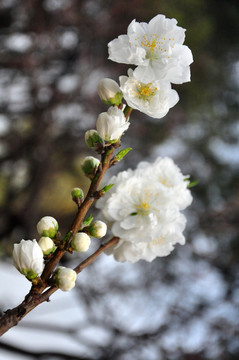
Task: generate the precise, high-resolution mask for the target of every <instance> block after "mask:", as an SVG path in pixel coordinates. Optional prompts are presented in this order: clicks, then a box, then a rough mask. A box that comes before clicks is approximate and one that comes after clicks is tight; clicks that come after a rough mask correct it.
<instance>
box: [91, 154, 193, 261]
mask: <svg viewBox="0 0 239 360" xmlns="http://www.w3.org/2000/svg"><path fill="white" fill-rule="evenodd" d="M110 182H112V183H114V184H115V185H114V187H113V188H112V189H110V190H109V191H108V193H106V195H105V196H104V197H102V198H101V199H100V200H99V201H98V202H97V205H96V206H97V207H98V208H99V209H101V210H102V212H101V216H102V218H103V220H105V221H107V222H108V226H109V227H110V228H111V231H112V233H113V235H115V236H118V237H120V239H121V240H120V241H119V243H118V244H117V245H116V246H115V247H114V248H113V249H110V250H109V251H108V253H113V254H114V256H115V258H116V260H118V261H126V260H127V261H130V262H135V261H138V260H139V259H145V260H147V261H152V260H153V259H154V258H155V257H156V256H166V255H168V254H169V253H170V252H171V251H172V250H173V248H174V245H175V244H176V243H180V244H184V242H185V239H184V236H183V230H184V228H185V224H186V219H185V217H184V215H183V214H181V212H180V210H182V209H184V208H186V207H187V206H188V205H189V204H190V203H191V201H192V197H191V194H190V191H189V190H188V189H187V185H188V182H187V181H185V176H183V175H182V173H181V171H180V170H179V168H178V167H177V166H176V165H175V164H174V163H173V161H172V160H171V159H169V158H165V159H161V158H158V159H157V160H156V161H155V162H154V163H153V164H149V163H147V162H143V163H140V164H139V166H138V168H137V169H136V170H134V171H132V170H130V171H129V173H128V172H123V173H120V174H119V175H117V176H116V177H114V178H112V179H111V180H110Z"/></svg>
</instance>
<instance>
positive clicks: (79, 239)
mask: <svg viewBox="0 0 239 360" xmlns="http://www.w3.org/2000/svg"><path fill="white" fill-rule="evenodd" d="M90 243H91V240H90V237H89V236H88V235H87V234H85V233H84V232H79V233H77V234H76V235H75V236H74V237H73V240H72V242H71V246H72V248H73V249H74V250H75V251H82V252H83V251H87V250H88V249H89V247H90Z"/></svg>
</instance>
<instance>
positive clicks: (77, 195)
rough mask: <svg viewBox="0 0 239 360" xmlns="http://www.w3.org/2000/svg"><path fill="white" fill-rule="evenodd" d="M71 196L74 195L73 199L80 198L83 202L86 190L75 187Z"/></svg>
mask: <svg viewBox="0 0 239 360" xmlns="http://www.w3.org/2000/svg"><path fill="white" fill-rule="evenodd" d="M71 196H72V199H73V200H78V199H79V200H80V201H81V202H82V201H83V200H84V192H83V190H82V189H80V188H77V187H76V188H74V189H73V190H72V191H71Z"/></svg>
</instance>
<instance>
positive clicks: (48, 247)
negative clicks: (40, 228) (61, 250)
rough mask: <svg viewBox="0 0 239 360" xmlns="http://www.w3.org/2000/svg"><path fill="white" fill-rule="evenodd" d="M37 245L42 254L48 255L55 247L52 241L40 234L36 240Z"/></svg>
mask: <svg viewBox="0 0 239 360" xmlns="http://www.w3.org/2000/svg"><path fill="white" fill-rule="evenodd" d="M38 245H39V246H40V248H41V250H42V252H43V254H44V255H49V254H50V253H52V252H53V251H55V249H56V246H55V244H54V242H53V241H52V239H51V238H49V237H48V236H42V237H41V238H40V239H39V241H38Z"/></svg>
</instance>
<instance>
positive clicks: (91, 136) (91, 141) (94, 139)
mask: <svg viewBox="0 0 239 360" xmlns="http://www.w3.org/2000/svg"><path fill="white" fill-rule="evenodd" d="M85 142H86V144H87V145H88V146H89V147H90V148H95V147H97V145H100V144H103V140H102V139H101V137H100V135H99V134H98V132H97V131H96V130H88V131H86V133H85Z"/></svg>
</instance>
